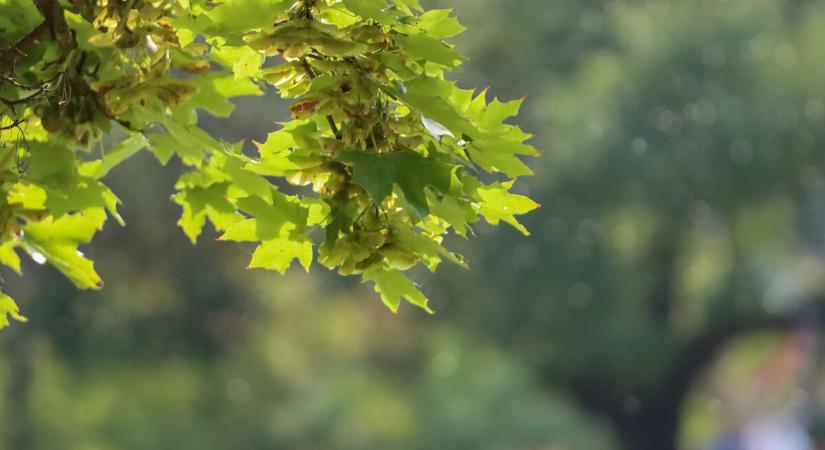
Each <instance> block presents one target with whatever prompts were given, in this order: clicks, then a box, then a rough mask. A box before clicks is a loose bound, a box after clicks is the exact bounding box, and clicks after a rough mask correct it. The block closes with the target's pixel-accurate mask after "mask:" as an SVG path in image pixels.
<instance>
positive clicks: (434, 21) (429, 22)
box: [418, 9, 466, 39]
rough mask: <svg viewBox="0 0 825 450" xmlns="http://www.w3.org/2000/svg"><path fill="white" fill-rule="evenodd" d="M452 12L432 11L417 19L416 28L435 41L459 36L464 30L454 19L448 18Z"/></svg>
mask: <svg viewBox="0 0 825 450" xmlns="http://www.w3.org/2000/svg"><path fill="white" fill-rule="evenodd" d="M450 13H452V10H449V9H434V10H431V11H427V12H426V13H424V14H422V15H421V17H419V18H418V27H419V28H421V29H422V30H424V31H426V32H427V34H428V35H430V36H431V37H433V38H436V39H444V38H448V37H453V36H455V35H457V34H460V33H461V32H463V31H464V30H466V28H464V27H463V26H462V25H461V24H460V23H458V20H457V19H456V18H455V17H450Z"/></svg>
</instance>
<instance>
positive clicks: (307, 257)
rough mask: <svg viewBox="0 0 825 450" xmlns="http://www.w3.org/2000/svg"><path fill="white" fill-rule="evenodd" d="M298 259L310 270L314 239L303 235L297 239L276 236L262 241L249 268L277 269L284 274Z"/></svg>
mask: <svg viewBox="0 0 825 450" xmlns="http://www.w3.org/2000/svg"><path fill="white" fill-rule="evenodd" d="M296 259H297V260H298V261H300V263H301V265H302V266H303V267H304V269H305V270H306V271H307V272H309V267H310V265H311V264H312V241H310V240H309V239H306V238H305V237H303V236H301V237H299V238H297V240H293V239H291V238H276V239H271V240H268V241H264V242H261V244H260V245H259V246H258V248H257V249H255V253H254V254H253V255H252V261H251V262H250V263H249V268H250V269H258V268H260V269H269V270H275V271H278V272H280V273H282V274H283V273H285V272H286V269H288V268H289V266H291V265H292V261H294V260H296Z"/></svg>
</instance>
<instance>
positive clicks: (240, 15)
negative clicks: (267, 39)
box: [206, 0, 293, 34]
mask: <svg viewBox="0 0 825 450" xmlns="http://www.w3.org/2000/svg"><path fill="white" fill-rule="evenodd" d="M292 3H293V2H292V1H288V0H281V1H278V0H227V1H225V2H223V3H221V4H220V5H218V6H217V7H215V8H214V9H212V10H211V11H209V12H207V13H206V15H207V17H209V18H210V19H212V21H213V22H215V24H217V25H218V27H219V29H220V31H221V32H224V33H229V34H242V33H244V32H246V31H249V30H254V29H257V28H261V27H265V26H267V25H272V22H273V19H274V18H275V17H277V16H278V14H280V13H282V12H284V11H286V9H287V8H289V7H290V6H291V5H292Z"/></svg>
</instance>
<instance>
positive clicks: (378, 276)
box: [363, 267, 433, 314]
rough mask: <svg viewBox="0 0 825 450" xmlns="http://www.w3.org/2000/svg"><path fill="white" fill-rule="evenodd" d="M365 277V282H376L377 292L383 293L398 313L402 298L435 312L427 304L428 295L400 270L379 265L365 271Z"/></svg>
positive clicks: (389, 306) (429, 311)
mask: <svg viewBox="0 0 825 450" xmlns="http://www.w3.org/2000/svg"><path fill="white" fill-rule="evenodd" d="M363 279H364V282H367V281H372V282H374V283H375V292H377V293H378V294H380V295H381V300H382V301H383V302H384V304H385V305H387V307H388V308H390V310H391V311H392V312H394V313H397V312H398V308H399V307H400V306H401V300H402V299H405V300H407V301H408V302H409V303H410V304H412V305H415V306H418V307H419V308H421V309H423V310H424V311H427V312H428V313H430V314H433V310H431V309H430V308H429V306H427V304H428V303H429V300H428V299H427V297H425V296H424V294H422V293H421V291H419V290H418V288H417V287H415V284H413V282H412V281H410V280H409V279H408V278H407V277H405V276H404V274H403V273H401V272H400V271H398V270H394V269H388V268H386V267H379V268H376V269H372V270H368V271H366V272H364V275H363Z"/></svg>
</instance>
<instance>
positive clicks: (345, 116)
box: [0, 0, 538, 326]
mask: <svg viewBox="0 0 825 450" xmlns="http://www.w3.org/2000/svg"><path fill="white" fill-rule="evenodd" d="M35 6H36V9H37V10H38V11H39V13H40V16H41V17H43V18H44V19H41V20H42V21H43V22H42V25H37V23H38V20H32V21H28V20H25V21H20V22H19V23H17V22H15V23H11V22H9V23H5V22H4V23H3V26H4V27H3V28H2V33H3V34H2V41H3V43H2V44H0V45H4V46H5V48H2V49H0V76H2V78H0V101H2V104H3V108H2V109H0V114H1V115H0V129H1V130H2V131H0V152H2V153H1V154H0V171H2V173H0V182H2V187H1V188H0V189H2V196H0V202H2V203H1V204H0V219H2V220H0V242H2V247H1V248H2V252H0V262H2V263H3V264H5V265H7V266H9V267H11V268H12V269H14V270H16V271H19V270H20V264H19V259H18V256H17V254H16V253H15V251H16V249H20V250H23V251H25V252H27V253H29V254H30V255H32V257H33V258H34V259H35V260H36V261H38V262H48V263H50V264H51V265H53V266H55V267H56V268H57V269H59V270H60V271H61V272H63V273H64V274H65V275H66V276H67V277H69V278H70V279H71V280H72V281H73V282H74V283H75V284H76V285H77V286H78V287H80V288H92V289H96V288H99V287H101V286H102V280H101V279H100V277H99V276H98V275H97V273H96V272H95V270H94V266H93V263H92V262H91V261H90V260H88V259H86V258H85V257H84V256H83V255H82V254H81V253H80V252H79V251H78V245H80V244H83V243H87V242H89V241H90V240H91V239H92V237H93V236H94V234H95V233H96V232H97V231H98V230H100V229H101V227H102V226H103V225H104V223H105V221H106V219H107V215H108V216H110V217H114V218H115V219H116V220H118V221H119V222H121V223H122V219H121V218H120V216H119V215H118V212H117V206H118V203H119V200H118V199H117V198H116V197H115V196H114V194H113V193H112V192H111V191H110V190H109V188H108V187H107V186H106V185H105V184H103V183H101V182H100V181H99V180H100V179H101V178H103V177H105V176H106V175H107V174H108V173H109V171H110V170H111V169H112V168H114V167H115V166H117V165H118V164H120V163H121V162H123V161H124V160H126V159H128V158H129V157H131V156H132V155H134V154H135V153H137V152H139V151H142V150H148V151H151V152H153V153H154V155H155V156H156V157H157V159H158V160H159V161H160V162H161V163H162V164H166V163H167V162H169V160H170V159H171V158H173V157H175V156H176V157H178V158H179V159H180V160H181V161H182V163H183V164H184V165H185V166H186V167H188V172H187V173H185V174H183V175H182V176H181V177H180V180H179V181H178V183H177V185H176V188H177V190H178V192H177V193H176V194H175V195H174V196H173V199H174V201H175V202H176V203H178V204H179V205H180V206H181V208H182V210H183V213H182V216H181V218H180V220H179V222H178V224H179V225H180V226H181V228H182V229H183V230H184V232H185V233H186V235H187V236H188V237H189V238H190V239H191V240H192V241H193V242H195V241H196V240H197V238H198V237H199V236H200V235H201V233H202V229H203V227H204V226H205V225H206V223H207V222H209V223H210V224H211V225H212V226H213V227H214V228H215V229H216V230H217V231H218V232H220V233H221V238H220V239H221V240H227V241H237V242H256V243H258V247H257V249H256V250H255V252H254V254H253V256H252V260H251V262H250V264H249V267H251V268H265V269H271V270H276V271H278V272H281V273H283V272H284V271H286V270H287V269H288V268H289V267H290V266H291V265H292V264H293V262H294V261H295V260H297V261H299V262H300V263H301V265H302V266H303V267H304V268H305V269H307V270H309V268H310V265H311V263H312V260H313V258H314V257H316V255H317V258H318V261H319V262H320V263H321V264H323V265H324V266H326V267H328V268H330V269H332V270H336V271H338V272H339V273H340V274H342V275H362V277H363V279H364V281H372V282H374V283H375V289H376V291H377V292H378V293H379V294H380V295H381V297H382V299H383V301H384V303H385V304H387V305H388V306H389V307H390V308H391V309H392V310H393V311H395V310H397V309H398V307H399V306H400V303H401V300H402V299H406V300H407V301H409V302H410V303H412V304H414V305H416V306H419V307H421V308H423V309H424V310H426V311H430V309H429V308H428V307H427V299H426V297H425V296H424V295H423V294H422V293H421V292H420V291H419V290H418V289H417V288H416V287H415V285H414V284H413V283H412V282H411V281H410V280H409V279H408V278H406V276H405V275H404V274H403V270H406V269H409V268H411V267H413V266H415V265H417V264H423V265H425V266H426V267H427V268H429V269H430V270H435V268H436V267H437V266H438V265H439V263H440V262H441V261H442V260H443V259H447V260H449V261H452V262H454V263H457V264H459V265H464V262H463V260H462V258H461V257H460V256H458V255H455V254H453V253H452V252H450V251H448V250H446V249H445V248H444V247H442V241H443V239H444V237H445V236H446V235H447V234H448V233H449V230H451V229H453V230H454V232H455V233H456V234H458V235H460V236H464V237H466V236H467V234H468V233H469V232H471V231H472V228H471V227H472V224H473V223H474V222H477V221H478V220H479V219H480V218H482V217H483V218H485V219H486V220H487V221H488V222H490V223H491V224H497V223H498V222H499V221H501V220H503V221H505V222H507V223H509V224H511V225H513V226H514V227H516V228H517V229H519V230H520V231H522V232H524V233H526V230H525V229H524V227H523V226H521V225H520V224H519V223H518V221H517V220H516V218H515V216H517V215H520V214H524V213H527V212H529V211H530V210H532V209H535V208H536V207H537V204H535V203H534V202H532V201H530V200H529V199H527V198H524V197H521V196H517V195H514V194H511V193H509V189H510V187H511V186H512V182H513V180H514V179H515V178H516V177H519V176H522V175H529V174H530V173H531V172H530V170H529V169H528V168H527V167H526V166H525V165H524V163H523V162H522V161H521V160H520V159H519V158H520V157H521V156H525V155H526V156H536V155H538V153H537V152H536V150H535V149H533V148H532V147H531V146H529V145H527V144H524V141H526V140H527V139H529V138H530V136H529V135H527V134H524V133H523V132H521V131H520V130H519V129H518V128H517V127H515V126H511V125H507V124H505V123H504V121H505V120H506V119H507V118H509V117H512V116H514V115H516V114H517V113H518V108H519V106H520V104H521V102H520V101H515V102H509V103H501V102H499V101H497V100H494V101H492V102H491V103H488V102H487V100H486V95H485V93H481V94H475V93H474V92H473V91H466V90H462V89H459V88H457V87H456V86H455V85H454V84H453V83H451V82H448V81H445V74H446V73H447V72H449V71H451V70H454V69H456V68H457V67H458V66H459V65H460V64H461V62H462V61H463V60H464V58H463V57H462V56H460V55H459V54H458V53H456V52H455V50H454V49H453V48H452V47H451V46H450V45H448V44H446V43H444V42H443V41H442V40H443V39H444V38H447V37H451V36H455V35H457V34H458V33H460V32H461V31H463V27H462V26H461V25H460V24H459V23H458V22H457V21H456V20H455V19H454V18H453V17H451V16H450V11H448V10H435V11H426V12H425V11H424V10H423V8H422V7H421V5H420V4H419V3H418V1H417V0H392V1H391V2H387V1H385V0H343V1H338V0H300V1H273V0H236V1H225V2H219V3H214V2H206V1H203V0H194V1H185V0H179V1H178V2H151V1H145V0H137V1H132V2H91V1H74V2H71V4H70V5H64V4H61V3H58V2H57V1H56V0H43V1H40V2H35ZM21 11H28V12H27V13H26V14H27V17H28V16H32V17H35V16H36V14H33V13H32V11H31V5H29V4H28V2H26V1H25V0H6V1H4V2H2V3H0V12H2V16H3V17H10V14H13V13H15V12H16V13H17V14H21ZM267 89H275V90H276V91H277V92H278V93H279V94H280V95H281V96H282V97H283V98H287V99H291V100H292V104H291V106H290V108H289V110H290V112H291V115H292V118H293V120H292V121H289V122H286V123H282V124H281V126H280V129H278V130H276V131H273V132H272V133H271V134H270V135H269V137H268V139H267V140H266V142H264V143H262V144H258V146H257V147H258V152H257V154H256V155H254V156H250V155H248V154H246V153H244V151H243V145H242V144H232V143H228V142H222V141H220V140H217V139H215V138H213V137H212V136H210V135H209V134H208V133H206V132H205V131H203V130H201V129H200V128H198V126H197V116H198V114H199V111H202V112H206V113H209V114H212V115H214V116H218V117H226V116H228V115H230V114H231V113H232V110H233V109H234V105H233V104H232V103H231V101H230V100H231V99H232V98H234V97H239V96H248V95H262V94H263V93H264V91H265V90H267ZM113 129H114V130H116V131H117V133H115V134H113V136H122V135H125V137H123V138H122V139H121V141H120V142H119V143H118V144H117V145H115V146H114V147H112V148H111V149H109V150H108V151H107V152H102V154H101V155H99V156H97V155H96V152H93V151H92V149H93V148H94V147H95V146H96V145H98V144H99V143H100V141H101V138H102V137H103V136H104V135H106V134H107V133H109V132H110V131H112V130H113ZM101 146H102V144H101ZM482 171H485V172H488V173H489V174H492V175H484V176H480V173H481V172H482ZM496 174H500V175H496ZM284 183H288V184H292V185H295V186H303V187H305V188H303V189H302V190H299V191H300V194H299V195H286V194H284V193H282V192H281V191H280V189H279V187H282V186H283V184H284ZM316 229H323V230H324V233H313V231H314V230H316ZM3 308H4V309H3V310H2V311H3V312H6V313H9V314H10V315H11V316H12V317H15V318H19V317H20V316H18V315H17V313H16V306H14V303H13V302H12V301H11V299H8V298H7V297H3ZM4 317H5V316H4ZM4 324H5V322H3V323H0V326H2V325H4Z"/></svg>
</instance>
